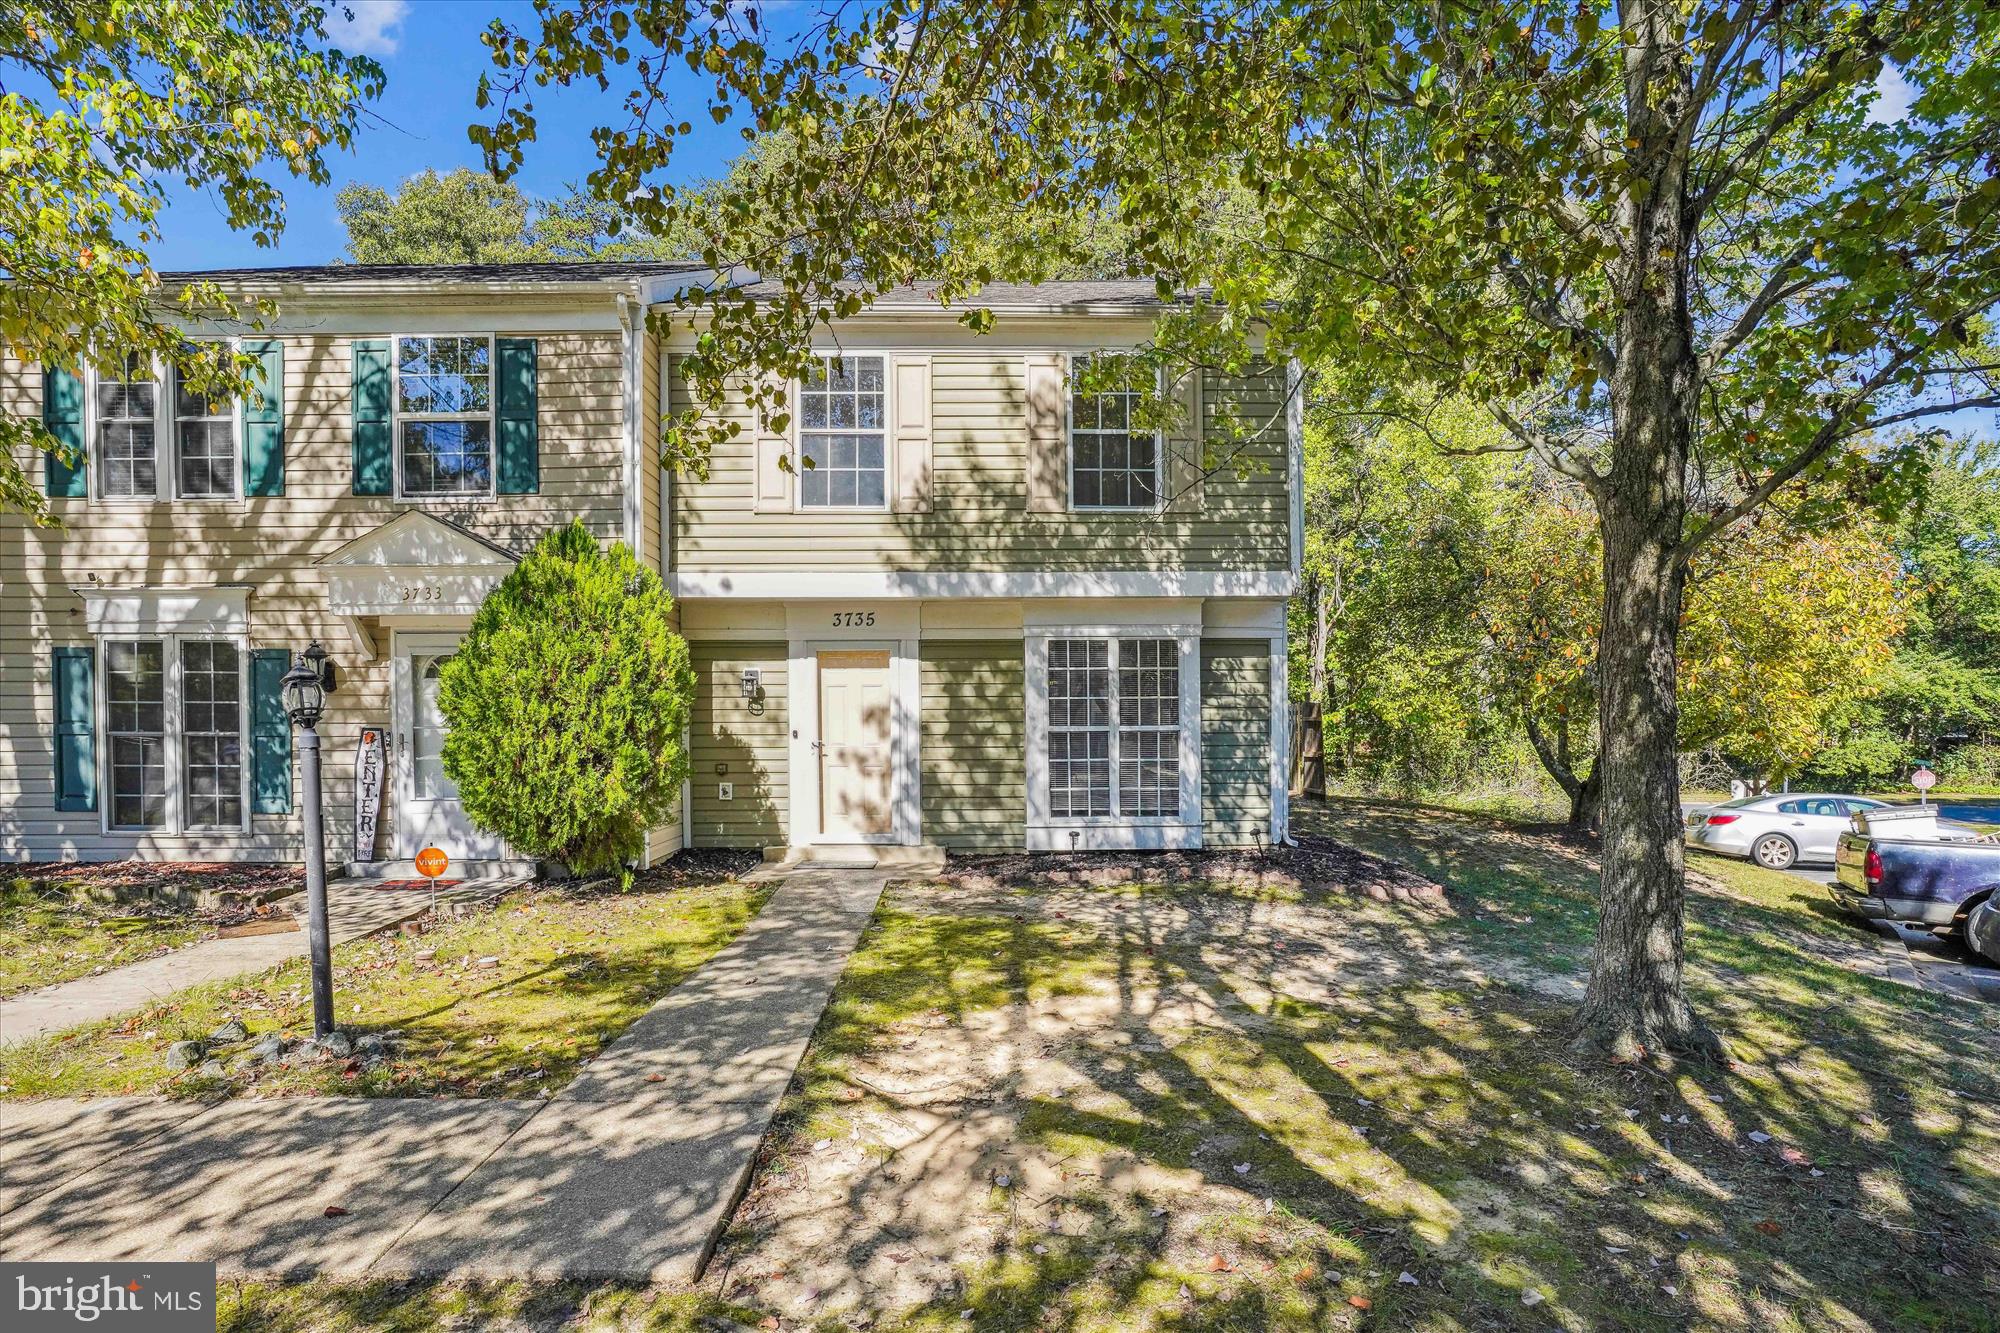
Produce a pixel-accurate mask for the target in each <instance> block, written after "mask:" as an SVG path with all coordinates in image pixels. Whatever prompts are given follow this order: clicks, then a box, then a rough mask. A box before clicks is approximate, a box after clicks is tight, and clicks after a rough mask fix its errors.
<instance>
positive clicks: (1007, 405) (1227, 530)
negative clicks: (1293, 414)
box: [669, 347, 1291, 572]
mask: <svg viewBox="0 0 2000 1333" xmlns="http://www.w3.org/2000/svg"><path fill="white" fill-rule="evenodd" d="M862 350H864V349H862V348H859V347H857V348H856V349H855V351H856V352H857V353H858V352H860V351H862ZM931 367H932V369H931V411H932V423H933V424H932V431H933V441H934V443H933V450H934V454H935V462H936V481H935V487H936V489H935V501H934V503H933V505H932V508H931V510H930V512H928V513H920V514H890V513H882V514H873V513H864V514H855V513H841V514H830V513H812V512H801V513H766V514H758V513H756V512H754V508H753V504H752V496H751V487H752V482H753V480H754V468H755V457H756V445H755V439H756V433H757V432H756V428H755V422H754V421H753V420H752V417H751V415H750V413H749V412H748V410H747V409H746V408H745V407H744V406H743V404H742V403H741V400H740V398H738V397H734V396H733V397H732V398H731V401H730V403H729V405H728V406H727V407H726V408H725V409H724V411H723V419H724V420H730V421H734V422H736V423H737V424H738V425H739V427H740V428H741V429H740V430H739V431H738V433H737V435H736V436H735V437H734V438H733V439H731V440H730V441H728V442H727V443H725V444H723V445H721V446H719V447H718V448H717V449H716V451H715V454H714V456H713V457H712V458H711V459H710V462H709V475H708V477H707V479H705V480H702V479H696V478H693V477H689V476H681V477H678V478H676V482H675V486H674V498H673V505H672V508H673V515H672V519H673V532H674V565H675V568H676V569H680V570H688V571H702V570H730V569H754V568H793V567H796V565H797V559H798V557H797V552H798V551H799V550H800V549H801V548H809V549H810V550H811V551H812V553H813V568H814V569H816V570H863V569H866V570H882V569H891V570H910V571H919V570H947V569H951V570H968V571H980V572H994V571H1002V572H1004V571H1062V570H1092V569H1119V570H1181V569H1187V570H1282V569H1285V568H1288V567H1289V563H1290V558H1291V546H1290V526H1289V525H1290V510H1289V502H1288V499H1287V491H1286V475H1287V472H1286V465H1287V460H1286V453H1285V447H1286V446H1285V438H1286V437H1285V422H1284V411H1283V407H1284V377H1283V374H1282V372H1281V371H1273V372H1272V373H1270V374H1269V375H1265V376H1260V377H1256V378H1254V379H1245V380H1225V379H1221V378H1219V377H1211V382H1210V383H1209V385H1207V386H1206V387H1205V397H1204V407H1203V416H1204V420H1205V421H1207V422H1210V423H1214V422H1216V421H1217V420H1219V415H1220V413H1221V411H1222V404H1223V403H1225V402H1228V403H1231V404H1235V405H1237V407H1238V408H1239V409H1240V411H1241V413H1242V415H1243V417H1244V418H1245V419H1246V420H1252V421H1255V422H1258V423H1260V424H1261V425H1262V426H1263V429H1262V430H1261V431H1259V432H1258V433H1256V434H1255V435H1254V436H1253V437H1252V438H1251V439H1249V440H1247V441H1245V442H1244V443H1243V444H1242V445H1241V446H1231V447H1229V449H1228V450H1227V453H1228V460H1229V462H1230V464H1231V466H1227V467H1224V468H1222V469H1220V470H1219V472H1218V474H1217V475H1216V476H1213V477H1211V478H1209V479H1208V481H1207V482H1206V484H1205V485H1204V486H1203V488H1202V490H1203V503H1202V504H1201V505H1200V507H1199V508H1189V507H1188V506H1187V505H1186V504H1184V503H1183V504H1178V505H1176V506H1174V507H1172V508H1170V509H1169V510H1168V512H1166V513H1164V514H1131V513H1082V514H1071V513H1030V512H1029V511H1028V494H1027V455H1028V417H1027V402H1026V394H1027V387H1026V360H1025V356H1024V355H1023V354H1021V353H1010V352H978V353H963V352H940V353H936V354H934V356H933V358H932V362H931ZM672 381H673V382H672V383H671V384H670V386H669V391H670V395H671V403H670V406H671V407H672V408H674V409H676V410H679V409H684V408H686V407H687V406H688V404H689V401H690V399H689V397H688V393H687V386H686V384H685V383H684V382H683V381H682V380H681V377H680V375H679V374H678V371H677V370H676V371H675V372H674V373H673V375H672ZM1210 399H1212V400H1213V401H1209V400H1210ZM1239 461H1240V462H1241V463H1243V464H1244V465H1245V468H1246V470H1247V471H1248V474H1249V475H1247V476H1245V477H1241V478H1239V477H1238V476H1237V475H1236V471H1235V468H1234V464H1235V463H1237V462H1239Z"/></svg>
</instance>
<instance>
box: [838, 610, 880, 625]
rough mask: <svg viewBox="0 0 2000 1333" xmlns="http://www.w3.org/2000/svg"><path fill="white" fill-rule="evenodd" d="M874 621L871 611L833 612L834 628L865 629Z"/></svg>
mask: <svg viewBox="0 0 2000 1333" xmlns="http://www.w3.org/2000/svg"><path fill="white" fill-rule="evenodd" d="M874 623H875V613H874V612H873V611H835V612H834V613H833V627H834V628H835V629H866V628H868V627H869V626H870V625H873V624H874Z"/></svg>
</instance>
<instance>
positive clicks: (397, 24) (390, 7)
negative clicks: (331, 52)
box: [326, 0, 410, 56]
mask: <svg viewBox="0 0 2000 1333" xmlns="http://www.w3.org/2000/svg"><path fill="white" fill-rule="evenodd" d="M409 12H410V0H331V3H329V4H328V5H327V15H326V35H327V38H328V40H330V41H331V42H332V43H333V44H334V45H335V46H337V47H339V48H340V49H341V50H343V51H346V52H347V53H349V54H350V55H370V56H392V55H394V54H396V47H397V45H398V44H399V43H401V41H402V40H403V33H402V27H403V18H404V16H405V15H407V14H408V13H409Z"/></svg>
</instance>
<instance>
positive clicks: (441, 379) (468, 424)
mask: <svg viewBox="0 0 2000 1333" xmlns="http://www.w3.org/2000/svg"><path fill="white" fill-rule="evenodd" d="M396 471H397V473H398V475H399V477H400V479H401V483H402V485H401V491H402V494H404V495H487V494H490V493H491V492H492V490H493V340H492V339H491V338H488V337H485V336H483V335H480V336H474V337H442V338H398V339H397V340H396Z"/></svg>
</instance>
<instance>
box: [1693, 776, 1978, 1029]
mask: <svg viewBox="0 0 2000 1333" xmlns="http://www.w3.org/2000/svg"><path fill="white" fill-rule="evenodd" d="M1709 804H1711V802H1708V801H1682V802H1681V815H1682V817H1683V818H1685V817H1686V815H1687V813H1688V812H1689V811H1690V810H1694V809H1697V808H1702V807H1706V806H1708V805H1709ZM1785 873H1786V874H1788V875H1797V876H1798V877H1799V878H1800V879H1804V880H1810V881H1811V882H1812V883H1814V884H1818V885H1821V886H1824V885H1828V884H1831V883H1833V867H1832V866H1793V867H1792V868H1791V869H1790V870H1788V871H1786V872H1785ZM1855 927H1856V929H1860V928H1861V923H1859V922H1856V923H1855ZM1873 928H1874V929H1875V930H1876V931H1877V932H1879V933H1880V934H1881V935H1882V937H1883V941H1884V944H1885V946H1886V947H1890V948H1898V949H1900V950H1901V951H1902V953H1903V956H1904V957H1905V958H1906V959H1908V961H1909V964H1910V967H1911V969H1912V970H1913V973H1914V975H1915V976H1916V977H1917V979H1918V980H1919V981H1921V982H1922V983H1923V984H1924V986H1925V987H1927V988H1928V989H1931V990H1935V991H1942V992H1944V993H1946V994H1949V995H1957V996H1961V997H1963V998H1965V999H1969V1000H1989V1001H1991V1002H1993V1003H1995V1004H2000V967H1995V966H1994V965H1993V964H1991V963H1989V962H1987V961H1986V960H1985V959H1983V958H1981V957H1980V956H1979V955H1978V954H1975V953H1973V952H1972V951H1971V950H1970V949H1968V948H1966V947H1965V944H1964V942H1963V941H1962V940H1941V939H1939V938H1938V937H1937V936H1935V935H1933V934H1931V933H1930V932H1929V931H1928V930H1915V929H1911V928H1910V927H1907V926H1899V925H1895V924H1893V923H1891V922H1887V921H1878V922H1875V923H1873ZM1892 941H1893V943H1891V942H1892Z"/></svg>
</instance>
